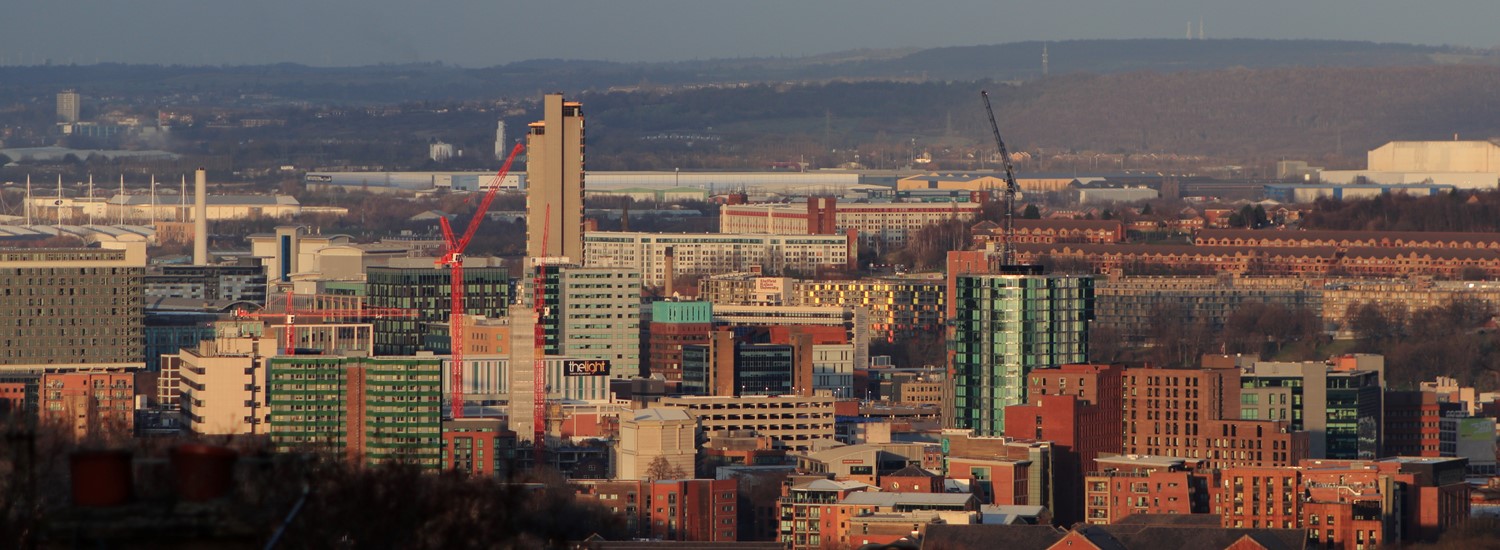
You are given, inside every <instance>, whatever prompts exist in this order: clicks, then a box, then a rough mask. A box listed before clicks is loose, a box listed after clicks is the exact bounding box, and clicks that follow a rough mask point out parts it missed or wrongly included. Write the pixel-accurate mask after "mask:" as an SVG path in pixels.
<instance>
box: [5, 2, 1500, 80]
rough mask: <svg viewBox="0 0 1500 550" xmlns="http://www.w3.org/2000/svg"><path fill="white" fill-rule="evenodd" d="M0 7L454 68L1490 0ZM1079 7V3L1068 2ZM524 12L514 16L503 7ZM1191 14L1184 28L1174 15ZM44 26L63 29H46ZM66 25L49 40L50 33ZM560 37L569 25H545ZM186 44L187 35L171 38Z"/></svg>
mask: <svg viewBox="0 0 1500 550" xmlns="http://www.w3.org/2000/svg"><path fill="white" fill-rule="evenodd" d="M9 11H10V13H9V15H8V17H7V18H6V20H5V21H4V22H0V65H34V64H45V63H49V62H50V63H52V64H71V63H78V64H90V63H96V62H119V63H147V64H152V63H159V64H186V65H241V64H250V65H255V64H273V63H300V64H307V65H315V66H353V65H370V64H383V63H412V62H443V63H447V64H455V65H460V66H468V67H482V66H494V65H503V64H506V63H514V62H519V61H525V60H535V59H559V58H560V59H579V60H598V61H616V62H664V61H683V60H694V59H698V60H701V59H716V58H756V57H801V56H813V55H819V54H828V53H834V52H845V51H849V50H859V49H903V48H936V47H948V46H970V45H984V44H1000V43H1007V42H1019V41H1029V40H1047V41H1058V40H1073V39H1120V38H1184V37H1185V36H1187V35H1188V33H1189V32H1191V33H1193V35H1194V36H1198V35H1199V34H1201V35H1202V36H1204V37H1206V38H1210V39H1213V38H1268V39H1332V40H1357V41H1373V42H1399V43H1412V44H1424V45H1454V46H1461V47H1471V48H1493V47H1495V46H1496V45H1497V41H1496V40H1495V39H1494V38H1493V37H1492V32H1491V31H1490V29H1489V28H1488V25H1487V22H1488V21H1493V20H1495V19H1496V18H1497V17H1500V4H1494V3H1487V2H1480V1H1476V0H1461V1H1459V0H1455V1H1449V2H1441V3H1436V5H1433V4H1421V5H1417V4H1407V3H1398V2H1392V1H1379V2H1357V1H1355V0H1330V1H1326V2H1319V3H1316V4H1308V3H1302V2H1290V1H1284V0H1282V1H1275V2H1269V3H1267V2H1261V3H1254V4H1247V3H1231V2H1209V3H1200V2H1187V1H1183V0H1168V1H1165V2H1157V3H1153V5H1147V6H1141V5H1132V4H1123V3H1110V2H1103V1H1100V0H1074V1H1071V2H1064V3H1053V4H1045V5H1017V4H1014V3H1002V4H1000V5H996V4H995V3H989V2H979V1H976V0H944V1H941V2H936V3H921V4H894V3H888V4H870V3H863V2H856V1H854V0H828V1H825V2H819V3H817V4H814V5H804V4H801V3H792V2H785V1H782V2H770V3H764V2H762V3H755V4H700V3H691V2H683V1H682V0H644V1H641V2H632V3H620V4H601V5H593V4H590V3H587V2H577V1H568V2H561V3H557V2H552V3H547V4H546V5H545V9H544V8H543V5H542V4H523V3H511V4H510V5H504V4H503V3H502V4H488V3H481V2H474V1H472V0H461V1H457V2H448V3H444V4H443V5H440V6H437V7H436V8H434V7H432V6H429V5H425V4H424V5H416V4H401V3H394V2H392V3H384V2H382V1H379V0H377V1H375V2H362V3H359V4H354V3H352V2H323V3H318V4H312V5H307V4H302V3H292V2H284V1H278V0H273V1H270V2H261V3H254V4H243V5H241V4H213V5H202V4H194V3H186V2H181V1H179V0H149V1H145V2H135V3H130V4H128V5H127V4H114V3H109V2H99V1H86V2H79V3H72V4H64V5H57V4H34V5H29V4H22V5H18V6H13V7H11V9H10V10H9ZM1080 13H1088V14H1090V16H1089V17H1087V18H1080V17H1079V16H1078V14H1080ZM517 21H525V22H526V24H524V25H522V24H516V23H514V22H517ZM1189 28H1191V29H1192V30H1188V29H1189ZM59 30H68V32H66V33H64V34H59V33H58V31H59ZM63 35H66V36H68V39H66V40H60V39H58V38H57V37H58V36H63ZM558 36H570V39H569V40H557V39H556V38H555V37H558ZM185 44H192V47H184V45H185Z"/></svg>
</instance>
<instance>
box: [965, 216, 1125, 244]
mask: <svg viewBox="0 0 1500 550" xmlns="http://www.w3.org/2000/svg"><path fill="white" fill-rule="evenodd" d="M1015 224H1016V227H1015V229H1016V234H1015V242H1016V243H1123V242H1125V224H1124V222H1121V221H1120V220H1068V219H1050V220H1026V219H1017V220H1015ZM1003 233H1004V230H1003V228H1002V227H1001V226H1000V225H999V224H997V223H995V222H991V221H983V222H979V223H977V224H974V226H973V227H972V228H971V234H972V235H973V237H972V240H973V244H974V247H975V248H984V245H985V244H987V243H990V242H996V243H998V242H1000V241H1002V240H1003V237H1004V235H1003Z"/></svg>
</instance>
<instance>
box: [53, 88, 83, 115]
mask: <svg viewBox="0 0 1500 550" xmlns="http://www.w3.org/2000/svg"><path fill="white" fill-rule="evenodd" d="M82 100H83V98H82V96H79V95H78V92H77V91H74V90H63V91H61V92H58V93H57V121H58V122H62V123H73V122H78V118H79V114H80V111H82V110H83V101H82Z"/></svg>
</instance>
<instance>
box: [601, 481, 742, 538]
mask: <svg viewBox="0 0 1500 550" xmlns="http://www.w3.org/2000/svg"><path fill="white" fill-rule="evenodd" d="M576 483H578V484H579V485H581V486H582V487H583V489H582V491H581V492H580V493H579V496H580V498H588V499H593V500H596V501H598V502H599V503H600V504H603V505H604V506H606V507H609V508H610V510H611V511H613V512H615V513H618V514H622V515H624V516H625V521H626V527H627V528H628V529H629V530H630V532H631V533H633V534H634V536H635V537H638V538H649V539H655V540H663V541H681V542H734V541H735V540H736V539H737V538H738V514H739V512H738V504H737V502H736V501H737V499H738V498H739V480H737V479H733V478H731V479H671V480H637V481H603V480H582V481H577V482H576Z"/></svg>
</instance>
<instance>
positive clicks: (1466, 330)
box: [1345, 300, 1500, 389]
mask: <svg viewBox="0 0 1500 550" xmlns="http://www.w3.org/2000/svg"><path fill="white" fill-rule="evenodd" d="M1494 314H1495V307H1494V304H1490V303H1487V302H1479V301H1472V300H1455V301H1453V302H1449V303H1447V304H1444V305H1441V306H1434V307H1430V308H1423V309H1418V310H1416V311H1410V310H1408V309H1407V308H1406V307H1405V306H1401V305H1391V304H1377V303H1355V304H1350V305H1349V308H1348V310H1347V311H1346V312H1345V319H1346V327H1345V328H1346V329H1348V330H1349V331H1350V332H1352V333H1353V334H1354V336H1355V338H1357V340H1358V344H1357V345H1356V347H1355V350H1356V351H1361V352H1368V353H1379V354H1381V355H1384V356H1385V357H1386V365H1387V368H1386V378H1387V380H1389V381H1390V383H1391V384H1392V385H1393V386H1397V387H1416V385H1417V383H1418V382H1421V381H1424V380H1431V379H1432V378H1433V377H1436V376H1452V377H1454V378H1457V379H1458V380H1459V382H1460V383H1463V384H1472V385H1475V386H1477V387H1480V388H1481V389H1492V388H1495V387H1496V380H1497V378H1500V333H1496V332H1494V331H1491V330H1489V329H1488V328H1486V327H1485V326H1484V323H1485V322H1486V321H1487V320H1489V319H1490V318H1491V317H1492V316H1493V315H1494Z"/></svg>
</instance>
